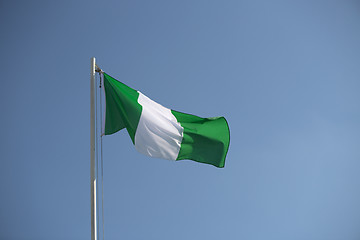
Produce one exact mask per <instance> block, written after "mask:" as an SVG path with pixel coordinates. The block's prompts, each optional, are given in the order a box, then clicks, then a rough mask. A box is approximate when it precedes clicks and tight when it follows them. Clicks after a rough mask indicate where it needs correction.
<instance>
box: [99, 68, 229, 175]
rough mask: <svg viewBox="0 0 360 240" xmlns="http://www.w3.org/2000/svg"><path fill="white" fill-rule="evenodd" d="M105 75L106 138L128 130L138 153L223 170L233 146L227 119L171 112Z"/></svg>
mask: <svg viewBox="0 0 360 240" xmlns="http://www.w3.org/2000/svg"><path fill="white" fill-rule="evenodd" d="M103 74H104V88H105V100H106V111H105V129H104V133H105V135H110V134H113V133H115V132H117V131H119V130H121V129H123V128H126V129H127V131H128V133H129V135H130V138H131V140H132V142H133V144H134V145H135V148H136V150H137V151H138V152H140V153H142V154H145V155H147V156H150V157H155V158H163V159H169V160H183V159H189V160H194V161H196V162H200V163H207V164H211V165H214V166H216V167H219V168H222V167H224V165H225V157H226V154H227V151H228V148H229V143H230V131H229V126H228V124H227V121H226V119H225V118H224V117H214V118H201V117H198V116H195V115H191V114H186V113H182V112H178V111H174V110H171V109H168V108H166V107H163V106H162V105H160V104H158V103H156V102H154V101H153V100H151V99H150V98H148V97H147V96H145V95H144V94H142V93H141V92H139V91H136V90H134V89H132V88H130V87H128V86H127V85H125V84H123V83H121V82H119V81H117V80H116V79H114V78H112V77H111V76H109V75H108V74H106V73H103Z"/></svg>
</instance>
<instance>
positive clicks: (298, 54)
mask: <svg viewBox="0 0 360 240" xmlns="http://www.w3.org/2000/svg"><path fill="white" fill-rule="evenodd" d="M0 27H1V38H0V51H1V55H0V56H1V57H0V66H1V69H2V72H1V79H2V80H1V83H2V93H1V94H0V107H1V110H2V114H1V117H0V126H1V127H0V128H1V132H2V140H1V145H0V152H1V168H0V173H1V174H0V195H1V197H0V239H9V240H12V239H14V240H22V239H34V240H35V239H36V240H39V239H41V240H42V239H44V240H45V239H55V240H56V239H59V240H60V239H90V200H89V195H90V187H89V178H90V177H89V168H90V163H89V162H90V160H89V155H90V152H89V141H90V140H89V138H90V133H89V129H90V126H89V125H90V122H89V115H90V110H89V89H90V88H89V71H90V57H92V56H95V57H96V58H97V63H98V64H99V65H100V66H101V67H102V68H103V69H104V70H105V71H106V72H107V73H109V74H110V75H112V76H114V77H115V78H117V79H118V80H120V81H122V82H124V83H126V84H128V85H129V86H131V87H133V88H135V89H138V90H140V91H141V92H143V93H144V94H146V95H147V96H149V97H151V98H152V99H153V100H155V101H157V102H159V103H161V104H162V105H164V106H166V107H169V108H172V109H175V110H178V111H182V112H187V113H192V114H196V115H199V116H202V117H212V116H220V115H222V116H225V117H226V118H227V120H228V122H229V125H230V130H231V143H230V149H229V153H228V156H227V160H226V166H225V168H224V169H218V168H215V167H213V166H210V165H204V164H198V163H196V162H191V161H180V162H171V161H166V160H161V159H150V158H148V157H146V156H143V155H141V154H139V153H137V152H136V150H135V148H134V147H133V145H132V143H131V140H130V138H129V136H128V135H127V133H126V132H125V131H122V132H119V133H117V134H115V135H112V136H107V137H105V138H104V191H105V192H104V194H105V195H104V199H105V201H104V204H105V205H104V207H105V212H104V213H105V238H106V239H131V240H143V239H159V240H161V239H164V240H165V239H173V240H184V239H189V240H192V239H194V240H195V239H196V240H198V239H206V240H219V239H246V240H264V239H266V240H289V239H291V240H305V239H306V240H344V239H346V240H358V239H359V238H360V205H359V203H360V174H359V169H360V94H359V93H360V67H359V66H360V44H359V43H360V3H359V2H358V1H113V2H99V1H93V2H90V1H57V2H48V1H1V2H0Z"/></svg>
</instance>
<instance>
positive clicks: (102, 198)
mask: <svg viewBox="0 0 360 240" xmlns="http://www.w3.org/2000/svg"><path fill="white" fill-rule="evenodd" d="M99 75H100V86H99V88H100V113H101V116H100V126H101V128H102V126H103V123H102V116H103V115H102V114H103V111H102V100H101V99H102V97H101V96H102V95H101V86H102V84H103V78H101V76H102V75H101V73H100V74H99ZM103 130H104V132H105V129H101V134H100V154H101V155H100V163H101V213H102V233H103V240H104V239H105V231H104V161H103V138H102V137H103Z"/></svg>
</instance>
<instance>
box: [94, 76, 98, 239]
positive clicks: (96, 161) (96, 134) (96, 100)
mask: <svg viewBox="0 0 360 240" xmlns="http://www.w3.org/2000/svg"><path fill="white" fill-rule="evenodd" d="M96 82H97V81H96ZM98 115H99V114H98V91H95V116H96V117H95V139H96V141H95V150H96V154H95V166H96V167H95V177H96V178H95V179H96V187H95V189H96V196H95V199H96V228H97V229H96V233H97V234H99V208H98V207H97V203H98V201H97V199H98V195H99V193H98V191H97V190H98V189H99V187H98V186H99V183H98V179H99V171H98V166H99V138H98V137H99V136H98V135H99V134H98V131H99V129H98V124H99V123H98V122H99V119H98Z"/></svg>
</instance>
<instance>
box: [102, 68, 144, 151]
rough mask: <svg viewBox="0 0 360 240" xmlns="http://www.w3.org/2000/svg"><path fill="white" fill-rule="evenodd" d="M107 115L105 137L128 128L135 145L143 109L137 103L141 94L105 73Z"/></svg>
mask: <svg viewBox="0 0 360 240" xmlns="http://www.w3.org/2000/svg"><path fill="white" fill-rule="evenodd" d="M104 86H105V99H106V113H105V135H110V134H113V133H115V132H117V131H119V130H121V129H123V128H126V129H127V131H128V133H129V135H130V137H131V140H132V141H133V143H134V144H135V132H136V128H137V125H138V122H139V120H140V116H141V111H142V107H141V105H140V104H139V103H138V102H137V99H138V97H139V93H138V92H137V91H136V90H134V89H132V88H130V87H128V86H126V85H125V84H123V83H121V82H119V81H117V80H116V79H114V78H112V77H111V76H109V75H107V74H106V73H104Z"/></svg>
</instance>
